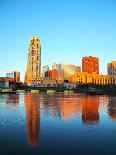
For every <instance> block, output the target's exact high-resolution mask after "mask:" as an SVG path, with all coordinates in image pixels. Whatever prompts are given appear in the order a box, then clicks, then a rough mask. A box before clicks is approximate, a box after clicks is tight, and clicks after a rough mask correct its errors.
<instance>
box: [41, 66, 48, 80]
mask: <svg viewBox="0 0 116 155" xmlns="http://www.w3.org/2000/svg"><path fill="white" fill-rule="evenodd" d="M48 71H49V66H48V65H45V66H43V67H42V77H48Z"/></svg>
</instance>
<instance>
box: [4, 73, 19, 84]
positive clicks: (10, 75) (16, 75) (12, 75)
mask: <svg viewBox="0 0 116 155" xmlns="http://www.w3.org/2000/svg"><path fill="white" fill-rule="evenodd" d="M6 78H14V79H15V81H16V82H20V72H18V71H9V72H6Z"/></svg>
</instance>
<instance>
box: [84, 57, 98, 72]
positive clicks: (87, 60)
mask: <svg viewBox="0 0 116 155" xmlns="http://www.w3.org/2000/svg"><path fill="white" fill-rule="evenodd" d="M82 72H87V73H89V74H91V73H93V72H95V73H97V74H99V58H97V57H93V56H89V57H83V58H82Z"/></svg>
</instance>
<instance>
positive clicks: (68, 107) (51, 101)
mask: <svg viewBox="0 0 116 155" xmlns="http://www.w3.org/2000/svg"><path fill="white" fill-rule="evenodd" d="M43 106H44V107H43V110H44V114H45V115H46V114H48V115H49V114H51V115H52V116H53V117H60V118H62V119H70V118H72V117H74V116H75V115H78V114H81V97H79V95H76V96H74V94H73V95H69V94H58V96H57V94H54V96H47V97H45V98H44V100H43Z"/></svg>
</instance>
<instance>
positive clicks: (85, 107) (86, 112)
mask: <svg viewBox="0 0 116 155" xmlns="http://www.w3.org/2000/svg"><path fill="white" fill-rule="evenodd" d="M98 108H99V96H89V95H88V96H82V120H83V123H90V124H92V123H97V122H98V121H99V112H98Z"/></svg>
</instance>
